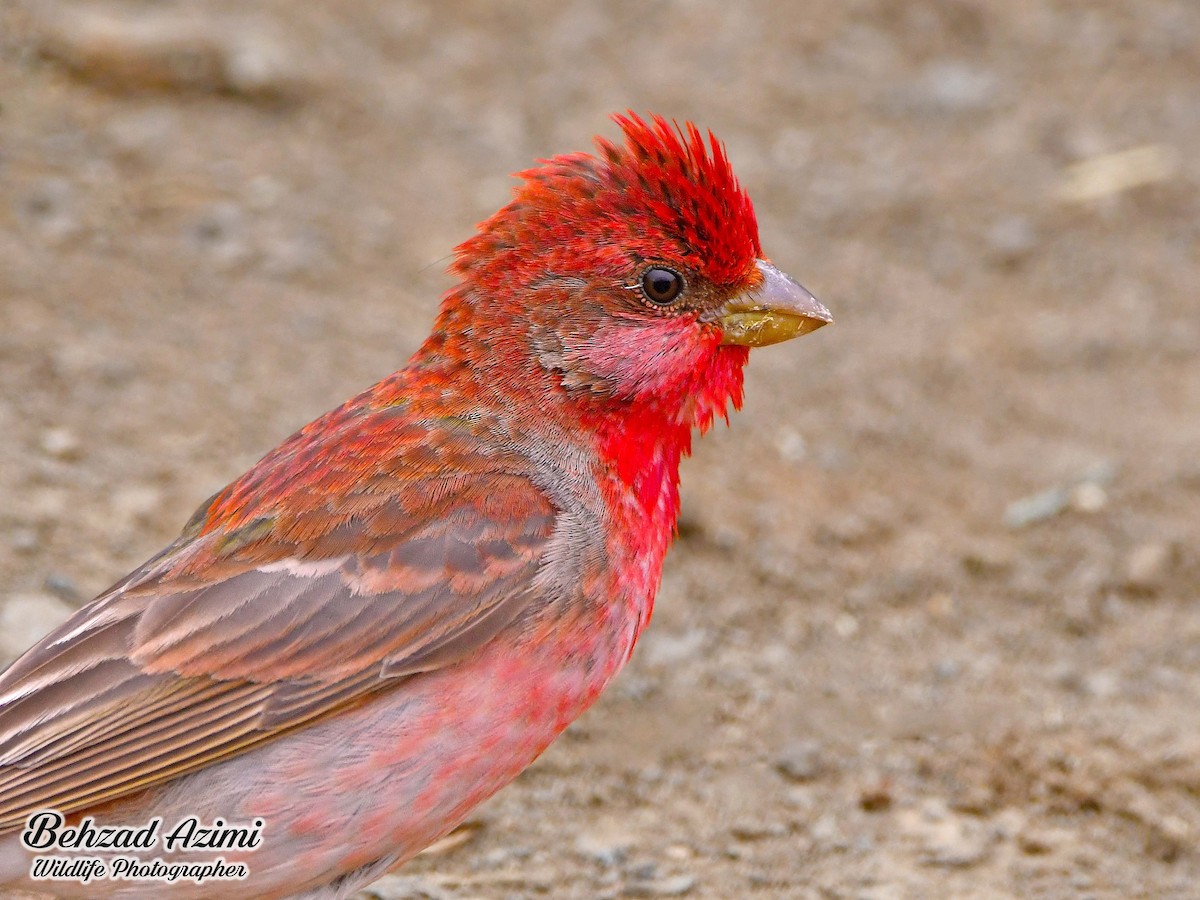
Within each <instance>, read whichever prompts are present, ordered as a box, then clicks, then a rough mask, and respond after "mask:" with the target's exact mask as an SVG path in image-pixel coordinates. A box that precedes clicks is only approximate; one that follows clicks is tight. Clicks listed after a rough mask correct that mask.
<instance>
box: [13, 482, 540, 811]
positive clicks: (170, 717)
mask: <svg viewBox="0 0 1200 900" xmlns="http://www.w3.org/2000/svg"><path fill="white" fill-rule="evenodd" d="M380 477H382V476H380ZM379 481H380V479H379V478H376V479H375V480H374V481H373V482H370V483H367V484H366V486H365V487H363V486H362V484H359V485H357V486H356V488H355V491H356V493H355V494H354V495H353V496H349V495H347V496H345V497H344V498H343V501H342V502H341V503H339V504H334V506H337V507H339V512H338V514H337V515H334V514H331V513H330V512H329V509H330V508H331V507H330V506H326V507H324V512H323V513H322V509H321V507H319V506H317V507H314V509H313V510H312V511H309V512H307V513H305V514H303V515H299V516H296V515H293V516H291V517H290V518H289V519H288V520H287V521H286V527H284V526H285V523H283V517H279V518H272V517H271V516H263V517H259V518H256V519H255V520H253V521H251V522H249V523H248V524H245V525H242V526H241V527H239V528H237V529H234V530H233V531H228V530H227V531H225V532H220V531H217V532H213V533H211V534H198V533H196V530H195V529H193V533H192V534H189V533H188V532H187V531H185V533H184V537H183V538H181V539H180V541H179V542H177V543H176V544H175V545H173V546H172V547H171V548H168V549H167V551H165V552H164V553H163V554H162V555H160V557H157V558H156V559H154V560H151V561H150V562H149V563H147V564H146V565H145V566H144V567H143V568H142V569H140V570H138V571H137V572H135V573H134V574H133V575H131V576H130V577H129V578H127V579H126V580H125V581H123V582H121V583H119V584H117V585H116V586H115V587H114V588H113V589H112V590H110V591H109V592H108V593H106V594H103V595H101V596H100V597H98V598H97V599H96V600H94V601H92V602H91V603H89V604H88V605H87V606H85V607H83V608H82V609H80V610H79V611H78V612H77V613H75V614H74V615H73V616H71V617H70V618H69V619H68V620H67V621H66V622H65V623H64V624H63V625H62V626H61V627H59V628H57V629H56V630H55V631H53V632H52V633H51V634H49V635H48V636H47V637H46V638H44V639H43V640H42V641H41V642H40V643H39V644H37V645H36V646H35V647H33V648H32V649H31V650H29V651H28V652H27V653H26V654H25V655H24V656H23V657H21V658H20V659H19V660H17V662H15V663H14V664H13V665H12V666H11V667H10V668H9V669H8V671H7V672H5V673H4V674H3V676H0V833H3V832H5V831H7V830H12V829H13V828H15V827H17V826H18V825H20V824H22V823H23V821H24V819H25V818H26V817H27V816H28V815H29V814H30V813H31V812H33V811H36V810H39V809H45V808H52V809H57V810H60V811H62V812H70V811H75V810H80V809H85V808H87V807H91V806H95V805H97V804H99V803H102V802H106V801H108V800H112V799H115V798H117V797H121V796H123V795H127V794H130V793H133V792H136V791H139V790H142V789H144V788H146V787H149V786H152V785H155V784H159V783H161V782H163V781H166V780H168V779H171V778H174V777H176V776H179V775H182V774H184V773H187V772H190V771H193V770H195V769H197V768H199V767H202V766H205V765H207V764H209V763H211V762H213V761H215V760H220V759H223V758H227V757H229V756H232V755H235V754H237V753H240V752H242V751H244V750H246V749H248V748H250V747H252V746H254V745H255V744H258V743H259V742H261V741H264V740H267V739H269V738H271V737H272V736H274V735H277V734H279V733H281V732H283V731H287V730H288V729H292V728H296V727H298V726H301V725H304V724H306V723H310V722H312V721H314V720H315V719H317V718H319V717H321V716H324V715H327V714H329V713H331V712H333V711H336V710H338V709H340V708H342V707H343V706H344V705H346V704H348V703H351V702H353V701H354V700H356V699H361V698H362V697H363V696H364V695H367V694H369V693H371V692H374V691H378V690H383V689H386V688H387V687H389V686H392V685H395V684H397V683H399V682H400V681H401V680H402V679H403V678H404V677H405V676H410V675H414V674H416V673H419V672H423V671H429V670H431V669H435V668H439V667H443V666H446V665H451V664H453V663H455V662H457V661H460V660H462V659H464V658H466V657H468V656H469V655H470V654H472V653H473V652H475V651H476V650H478V649H479V648H480V647H481V646H482V645H484V644H485V643H487V642H488V641H489V640H491V639H492V638H493V637H494V636H495V635H496V634H497V633H498V632H499V631H500V630H501V629H502V628H504V627H505V626H506V625H507V624H509V623H510V622H512V621H513V619H514V618H515V617H516V616H518V615H519V614H520V613H521V612H522V610H524V609H526V608H527V607H528V606H529V605H530V604H531V602H533V601H534V600H535V599H536V595H537V588H536V586H535V585H536V582H535V579H534V574H535V572H536V571H537V569H538V567H539V565H540V562H541V560H542V558H543V556H544V555H545V552H546V547H547V544H548V542H549V541H550V540H551V536H552V534H553V532H554V528H555V510H554V508H553V505H552V504H551V503H550V501H549V500H548V499H547V498H546V496H545V495H544V494H543V493H542V492H541V491H540V490H539V489H538V488H537V487H535V486H534V485H533V484H532V482H531V481H530V480H529V479H528V478H527V477H525V476H523V475H518V474H513V473H511V472H510V473H508V474H505V473H503V472H495V471H492V472H486V471H482V467H481V471H477V472H476V473H474V474H471V473H468V474H465V475H464V474H462V472H461V470H460V472H459V473H456V474H455V475H454V476H451V477H442V478H440V479H427V480H425V481H423V482H421V483H420V484H419V485H418V488H417V489H416V490H413V489H411V487H412V486H411V485H409V489H406V490H405V491H404V492H402V495H400V496H389V495H388V494H387V492H386V491H384V490H381V489H380V488H379V485H378V482H379ZM416 496H422V497H424V498H425V500H422V501H418V500H415V499H414V497H416ZM347 510H348V511H349V512H348V513H347ZM350 548H355V549H354V550H353V551H352V550H351V549H350ZM364 548H365V549H364Z"/></svg>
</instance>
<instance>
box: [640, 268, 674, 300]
mask: <svg viewBox="0 0 1200 900" xmlns="http://www.w3.org/2000/svg"><path fill="white" fill-rule="evenodd" d="M682 291H683V277H682V276H681V275H679V274H677V273H675V272H672V271H671V270H670V269H661V268H659V267H657V266H655V267H654V268H651V269H647V270H646V271H645V272H643V273H642V293H643V294H645V295H646V299H647V300H649V301H650V302H651V303H653V304H654V305H655V306H670V305H671V304H672V303H674V302H675V298H677V297H678V296H679V295H680V293H682Z"/></svg>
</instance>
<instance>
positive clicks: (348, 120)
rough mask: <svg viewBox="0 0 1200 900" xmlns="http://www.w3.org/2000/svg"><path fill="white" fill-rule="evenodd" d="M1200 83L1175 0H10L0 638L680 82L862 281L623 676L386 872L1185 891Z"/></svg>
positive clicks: (703, 534) (724, 890) (731, 440)
mask: <svg viewBox="0 0 1200 900" xmlns="http://www.w3.org/2000/svg"><path fill="white" fill-rule="evenodd" d="M97 16H99V18H97ZM1198 84H1200V6H1197V4H1195V3H1193V2H1189V0H1178V2H1170V0H1139V2H1137V3H1127V2H1118V0H1095V2H1083V0H1079V2H1042V3H1038V2H1032V0H1015V2H1008V3H1003V4H1002V3H998V2H995V3H990V2H984V0H918V2H913V3H892V2H887V0H853V2H846V0H811V2H805V3H796V4H791V5H789V4H786V3H779V2H775V3H768V2H754V3H741V4H734V3H727V2H723V0H695V2H686V3H683V2H680V3H668V2H652V3H647V2H615V3H609V4H602V3H597V2H589V0H580V2H562V0H559V2H542V0H539V2H531V3H525V4H521V5H518V4H493V3H489V2H484V0H479V2H452V3H451V2H443V3H432V2H430V3H427V4H425V3H415V2H414V3H394V4H393V3H382V2H379V3H372V2H366V0H361V2H356V0H340V2H336V3H326V4H298V3H294V2H288V0H264V2H261V3H255V4H244V3H239V2H234V0H227V2H216V0H203V2H199V0H197V2H193V3H182V2H180V3H150V2H143V3H133V4H132V5H115V4H111V3H107V2H104V3H101V2H88V3H82V2H77V3H66V2H64V3H59V4H48V3H42V2H34V0H7V2H3V3H0V497H2V498H3V502H2V503H0V656H2V657H3V659H8V658H11V657H12V656H13V655H15V654H16V653H17V652H18V651H20V650H21V649H23V648H24V647H25V646H26V645H27V644H28V643H30V642H31V641H32V640H33V639H34V638H36V637H37V636H38V634H39V633H40V632H41V631H44V630H46V629H47V628H49V627H50V625H51V624H52V623H53V621H55V620H56V618H57V617H60V616H62V615H65V613H66V611H67V609H68V608H69V607H71V606H73V605H77V604H78V603H80V602H83V601H84V600H86V599H87V598H88V597H90V596H91V595H92V594H93V593H95V592H96V591H98V590H99V589H101V588H103V587H104V586H105V585H106V584H108V583H109V582H111V581H113V580H114V579H116V578H117V577H118V576H120V575H122V574H124V573H125V572H126V571H127V570H128V569H129V568H131V567H132V566H134V565H135V564H137V563H139V562H141V561H142V560H143V559H144V558H145V557H146V556H148V555H149V554H150V553H151V552H153V551H154V550H156V549H158V548H159V547H160V546H161V545H162V544H163V543H165V542H166V541H167V540H168V539H169V538H170V537H171V536H172V535H173V534H174V533H175V532H176V531H177V530H178V528H179V527H180V526H181V524H182V522H183V521H184V520H185V519H186V518H187V516H188V515H189V514H190V513H191V511H192V509H193V508H194V506H195V505H196V504H197V503H198V502H199V501H200V500H201V499H202V498H203V497H205V496H207V495H208V494H209V493H210V492H212V491H213V490H214V489H216V488H217V487H219V486H221V485H222V484H224V483H225V482H226V481H228V480H229V479H231V478H233V477H234V476H236V475H237V474H239V473H240V472H241V471H242V470H243V469H244V468H245V467H247V466H248V465H250V464H251V463H252V462H253V461H254V460H255V459H256V458H257V457H258V456H259V455H261V454H262V453H263V452H265V451H266V450H268V449H269V448H270V447H272V446H273V445H274V444H275V443H277V442H278V441H279V440H281V439H282V438H283V437H285V436H286V435H287V434H289V433H290V432H291V431H292V430H294V429H295V428H296V427H298V426H299V425H301V424H303V423H304V422H305V421H307V420H308V419H310V418H312V417H313V416H315V415H316V414H318V413H320V412H322V411H324V410H325V409H327V408H329V407H330V406H332V405H334V404H335V403H337V402H339V401H341V400H342V399H344V398H345V397H346V396H349V395H350V394H351V393H352V392H354V391H357V390H358V389H360V388H362V387H364V386H365V385H367V384H369V383H370V382H372V381H374V380H375V379H377V378H379V377H381V376H383V375H385V374H387V373H388V372H390V371H391V370H392V369H393V368H395V367H397V366H398V365H399V364H400V363H401V362H402V361H403V360H404V359H405V358H406V356H407V355H408V353H409V352H410V351H411V350H412V349H413V348H414V347H415V346H416V344H417V343H418V341H419V340H420V338H421V337H422V336H423V334H424V333H425V331H426V329H427V328H428V325H429V323H430V321H431V319H432V316H433V313H434V309H435V306H436V303H437V298H438V296H439V294H440V292H441V291H442V290H443V289H444V288H445V287H446V285H447V283H448V282H447V279H446V277H445V276H444V275H443V274H442V269H443V267H444V264H445V262H446V256H447V254H448V252H449V250H450V248H451V247H452V246H453V245H454V244H455V243H456V242H457V241H459V240H461V239H462V238H464V237H466V236H467V235H468V234H469V233H470V228H471V226H472V224H473V223H474V222H476V221H478V220H479V219H481V218H483V217H484V216H486V215H487V214H489V213H490V212H491V211H492V210H493V209H494V208H496V207H497V206H498V205H499V204H501V203H502V202H504V200H505V199H506V197H507V192H508V190H509V185H510V182H509V181H508V179H507V178H506V177H505V176H506V173H508V172H512V171H515V170H517V169H520V168H522V167H524V166H525V165H527V164H528V162H529V161H530V160H531V159H532V158H534V157H538V156H546V155H549V154H553V153H557V152H561V151H567V150H574V149H584V148H586V147H587V146H588V141H589V138H590V136H591V135H592V134H594V133H596V132H602V133H604V134H607V135H610V136H611V135H613V134H614V132H615V128H614V127H613V126H612V125H611V124H609V123H607V121H606V119H605V116H606V114H607V113H608V112H611V111H614V110H621V109H625V108H627V107H632V108H634V109H637V110H653V111H660V112H663V113H666V114H668V115H672V116H676V117H680V118H685V117H686V118H694V119H695V120H697V121H698V122H700V123H701V124H702V125H704V126H705V127H711V128H712V129H713V130H714V131H716V132H717V133H718V134H719V135H720V136H721V137H723V138H724V139H725V140H726V142H727V143H728V145H729V151H730V154H731V156H732V158H733V161H734V164H735V166H736V168H737V170H738V171H739V173H740V174H741V176H742V179H743V181H744V182H745V184H746V185H747V187H748V188H749V190H750V192H751V195H752V196H753V197H755V198H756V201H757V206H758V209H759V215H760V223H761V228H762V233H763V242H764V244H765V246H766V247H767V249H768V252H770V253H771V255H772V256H773V258H774V259H775V260H776V261H777V262H778V263H779V264H780V265H781V266H782V267H783V268H785V269H787V270H788V271H790V272H792V273H793V274H795V275H796V276H798V277H799V278H800V279H801V280H802V281H803V282H804V283H805V284H806V285H807V286H809V287H810V288H811V289H812V290H813V291H814V292H815V293H816V294H817V295H818V296H820V297H821V298H822V299H823V300H825V301H826V303H827V304H828V305H829V306H830V307H831V308H832V309H833V311H834V313H835V315H836V317H837V325H836V327H834V328H831V329H826V330H825V331H822V332H820V333H819V334H817V335H814V336H813V337H811V338H806V339H805V340H803V341H801V342H799V343H797V344H794V345H786V346H781V347H776V348H772V349H768V350H765V351H760V352H757V353H756V354H755V359H754V361H753V363H752V366H751V370H750V374H749V378H748V392H747V393H748V400H747V404H746V409H745V410H744V411H743V412H742V413H741V414H740V415H738V416H737V417H736V418H735V419H734V421H733V428H732V429H730V430H728V431H727V430H725V429H724V428H721V429H720V430H718V431H717V432H715V433H713V434H711V435H709V436H708V437H707V438H706V439H705V440H703V441H702V442H700V443H699V444H698V447H697V453H696V456H695V459H693V460H691V461H690V462H688V463H687V464H686V465H685V470H684V479H683V480H684V485H683V492H684V497H685V499H684V506H685V513H684V520H683V524H682V533H681V539H680V541H679V543H678V545H677V546H676V548H675V549H674V551H673V552H672V554H671V556H670V557H669V558H668V564H667V572H666V576H665V579H664V583H663V587H662V592H661V595H660V598H659V605H658V610H657V613H656V617H655V621H654V623H653V625H652V627H651V629H650V631H649V633H648V634H647V636H646V638H645V639H644V643H643V645H642V646H641V647H640V648H639V651H638V653H637V654H636V655H635V659H634V661H633V663H632V665H631V666H630V668H629V670H627V671H626V672H625V673H624V674H623V675H622V676H621V678H620V679H619V680H618V682H617V684H616V685H615V686H614V687H613V689H612V690H611V691H610V692H609V693H608V694H607V695H606V696H605V697H604V699H603V700H602V701H601V702H600V703H599V705H598V706H597V707H596V708H595V709H594V710H593V711H591V712H590V713H588V714H587V715H586V716H585V717H584V718H583V719H582V721H580V722H579V723H578V725H577V726H575V727H573V728H571V729H570V731H569V732H568V733H567V735H566V736H565V737H564V738H563V739H562V740H561V741H560V742H559V743H558V744H557V745H556V746H555V747H553V748H552V749H551V750H550V751H549V752H548V753H547V754H546V755H545V756H544V757H543V759H542V760H541V761H540V762H539V763H538V764H537V765H536V766H534V767H533V768H532V769H531V770H530V771H528V772H527V773H526V774H525V775H524V776H522V777H521V778H520V779H519V780H518V782H517V783H516V784H514V785H513V786H512V787H511V788H510V789H508V790H506V791H505V792H503V793H502V794H501V795H500V796H499V797H497V798H496V799H495V800H494V801H492V802H490V803H488V804H487V805H486V806H485V807H483V808H482V809H481V810H480V811H479V813H478V815H477V816H476V817H475V819H474V820H473V821H474V822H475V823H476V826H477V827H476V828H475V829H473V830H471V831H469V832H465V833H464V834H463V836H462V842H461V843H460V844H459V845H458V846H456V847H444V848H441V849H440V850H439V851H438V852H435V853H432V854H429V855H427V856H425V857H422V858H420V859H418V860H417V861H415V862H414V863H413V864H412V865H410V866H408V867H407V868H405V869H403V870H402V872H400V873H399V874H398V875H396V876H392V877H391V878H390V879H389V880H388V881H386V882H385V883H383V884H381V885H380V887H379V889H378V894H379V895H380V896H383V897H409V896H411V897H434V898H452V900H465V898H489V900H499V898H515V897H537V896H546V897H555V898H558V897H562V898H593V897H610V898H611V897H646V896H688V897H692V898H740V897H762V898H784V897H789V898H790V897H796V898H825V900H827V898H861V900H909V898H913V900H917V898H930V897H961V898H980V900H982V898H1008V897H1037V898H1068V897H1080V898H1083V897H1092V898H1131V897H1163V898H1188V897H1200V883H1198V880H1200V848H1198V842H1197V838H1198V835H1200V720H1198V718H1197V715H1196V711H1197V709H1198V708H1200V607H1198V606H1197V602H1196V601H1197V596H1196V594H1197V591H1196V585H1197V580H1198V576H1200V555H1198V553H1197V546H1198V545H1200V541H1198V537H1200V516H1197V512H1196V510H1197V504H1198V503H1200V456H1198V454H1197V448H1198V447H1200V358H1198V355H1197V347H1198V346H1200V302H1198V300H1197V291H1198V286H1200V265H1198V262H1197V260H1198V258H1200V156H1198V155H1197V154H1196V152H1195V149H1196V147H1197V146H1200V88H1198ZM1124 151H1134V152H1133V153H1131V154H1130V153H1124ZM1022 498H1032V500H1030V502H1029V503H1027V504H1025V505H1024V506H1016V507H1014V506H1012V504H1013V503H1014V502H1015V501H1019V500H1021V499H1022Z"/></svg>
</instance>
